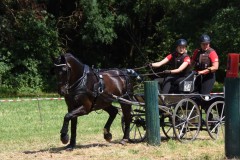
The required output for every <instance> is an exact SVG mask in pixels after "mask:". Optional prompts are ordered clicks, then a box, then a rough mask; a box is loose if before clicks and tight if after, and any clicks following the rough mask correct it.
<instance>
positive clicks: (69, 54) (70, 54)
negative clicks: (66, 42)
mask: <svg viewBox="0 0 240 160" xmlns="http://www.w3.org/2000/svg"><path fill="white" fill-rule="evenodd" d="M63 56H64V57H65V58H68V57H71V58H73V59H75V60H76V61H77V62H79V63H81V64H83V63H82V62H81V61H80V60H79V59H78V58H77V57H75V56H73V54H72V53H65V54H63Z"/></svg>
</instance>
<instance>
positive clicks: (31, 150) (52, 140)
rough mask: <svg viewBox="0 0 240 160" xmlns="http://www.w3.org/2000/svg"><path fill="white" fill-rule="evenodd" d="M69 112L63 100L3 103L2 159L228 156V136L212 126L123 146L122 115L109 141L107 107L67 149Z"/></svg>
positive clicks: (83, 125) (85, 121)
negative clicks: (187, 137) (215, 136)
mask: <svg viewBox="0 0 240 160" xmlns="http://www.w3.org/2000/svg"><path fill="white" fill-rule="evenodd" d="M66 111H67V108H66V105H65V102H64V101H63V100H42V101H26V102H25V101H23V102H0V148H1V149H0V159H1V160H2V159H3V160H5V159H6V160H7V159H18V160H19V159H24V160H25V159H29V160H30V159H31V160H32V159H44V160H46V159H57V160H59V159H73V160H75V159H83V160H85V159H86V160H88V159H93V160H95V159H96V160H97V159H98V160H99V159H100V160H110V159H111V160H112V159H113V160H115V159H116V160H117V159H119V160H120V159H134V160H135V159H137V160H155V159H199V160H200V159H201V160H202V159H224V141H223V138H221V139H219V140H217V141H213V140H212V139H210V137H209V136H208V134H207V132H206V131H202V132H201V133H200V135H199V136H198V138H197V140H195V141H194V142H192V143H180V142H178V141H176V140H165V137H162V139H161V144H160V146H149V145H148V144H147V143H146V142H143V143H139V144H127V145H126V146H122V145H120V144H119V143H118V142H119V141H120V140H121V138H122V130H121V122H120V119H121V115H118V116H117V118H116V120H115V121H114V123H113V125H112V128H111V132H112V134H113V140H112V142H111V143H108V142H106V141H105V140H104V139H103V134H102V133H103V130H102V129H103V126H104V124H105V122H106V120H107V114H106V113H104V112H102V111H98V112H97V113H96V112H92V113H90V114H89V115H87V116H83V117H79V118H78V131H77V147H76V149H75V150H73V151H71V152H69V151H65V150H64V145H63V144H61V142H60V133H59V132H60V129H61V125H62V122H63V117H64V115H65V114H66ZM160 133H161V132H160ZM161 136H163V134H162V133H161Z"/></svg>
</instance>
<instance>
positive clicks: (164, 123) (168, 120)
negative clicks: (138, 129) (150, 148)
mask: <svg viewBox="0 0 240 160" xmlns="http://www.w3.org/2000/svg"><path fill="white" fill-rule="evenodd" d="M160 126H161V128H162V131H163V134H164V135H165V136H166V138H168V139H172V138H174V137H175V135H174V131H173V124H172V113H166V112H164V113H161V118H160Z"/></svg>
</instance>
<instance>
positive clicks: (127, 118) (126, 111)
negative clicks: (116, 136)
mask: <svg viewBox="0 0 240 160" xmlns="http://www.w3.org/2000/svg"><path fill="white" fill-rule="evenodd" d="M121 108H122V113H123V117H124V122H125V123H124V124H125V126H124V128H125V129H124V133H123V139H122V140H121V142H120V143H121V144H123V145H125V144H126V142H128V139H129V132H130V123H131V105H123V104H122V105H121Z"/></svg>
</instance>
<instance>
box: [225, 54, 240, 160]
mask: <svg viewBox="0 0 240 160" xmlns="http://www.w3.org/2000/svg"><path fill="white" fill-rule="evenodd" d="M238 64H239V54H228V68H227V74H226V77H227V78H226V79H225V116H226V120H225V155H226V157H227V158H228V159H232V158H236V159H240V79H239V78H238Z"/></svg>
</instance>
